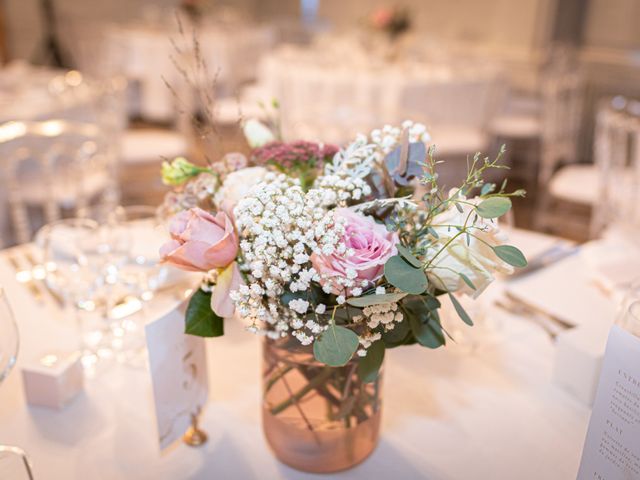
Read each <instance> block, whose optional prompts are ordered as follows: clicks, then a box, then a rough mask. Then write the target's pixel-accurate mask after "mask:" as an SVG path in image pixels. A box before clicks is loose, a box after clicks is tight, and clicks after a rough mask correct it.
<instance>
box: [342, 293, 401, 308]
mask: <svg viewBox="0 0 640 480" xmlns="http://www.w3.org/2000/svg"><path fill="white" fill-rule="evenodd" d="M406 296H407V294H406V293H404V292H402V293H384V294H382V295H365V296H363V297H352V298H347V303H348V304H349V305H353V306H354V307H360V308H364V307H369V306H371V305H380V304H381V303H395V302H397V301H398V300H401V299H403V298H404V297H406Z"/></svg>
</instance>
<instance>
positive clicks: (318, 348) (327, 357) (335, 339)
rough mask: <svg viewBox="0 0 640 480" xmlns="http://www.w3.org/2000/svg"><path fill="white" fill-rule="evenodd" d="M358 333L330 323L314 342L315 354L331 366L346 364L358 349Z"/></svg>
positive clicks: (319, 359) (320, 360)
mask: <svg viewBox="0 0 640 480" xmlns="http://www.w3.org/2000/svg"><path fill="white" fill-rule="evenodd" d="M358 345H359V343H358V335H356V334H355V333H354V332H352V331H351V330H349V329H348V328H345V327H341V326H339V325H330V326H329V328H328V329H327V330H325V331H324V332H323V333H322V335H320V337H318V338H317V339H316V341H315V342H313V355H314V357H315V358H316V360H318V361H319V362H322V363H324V364H326V365H329V366H331V367H342V366H343V365H346V364H347V362H348V361H349V360H351V357H352V356H353V354H354V353H355V352H356V350H357V349H358Z"/></svg>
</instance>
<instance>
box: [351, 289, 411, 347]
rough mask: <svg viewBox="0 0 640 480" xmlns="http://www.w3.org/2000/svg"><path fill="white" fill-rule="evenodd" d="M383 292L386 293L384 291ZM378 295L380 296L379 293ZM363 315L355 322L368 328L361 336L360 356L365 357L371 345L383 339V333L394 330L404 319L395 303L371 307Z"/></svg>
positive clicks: (364, 310) (365, 309) (366, 308)
mask: <svg viewBox="0 0 640 480" xmlns="http://www.w3.org/2000/svg"><path fill="white" fill-rule="evenodd" d="M382 292H383V293H384V289H383V290H382ZM376 294H378V295H380V294H379V293H377V291H376ZM362 314H363V315H359V316H357V317H355V318H354V321H355V322H356V323H364V324H365V325H366V326H367V330H366V331H365V332H364V333H362V334H361V335H360V336H359V341H360V346H361V348H360V349H359V350H358V355H360V356H361V357H364V356H366V354H367V349H368V348H369V347H370V346H371V344H372V343H373V342H375V341H376V340H379V339H380V338H381V336H382V332H388V331H390V330H393V329H394V328H395V326H396V325H397V324H398V323H400V322H402V320H403V318H404V317H403V315H402V312H400V310H399V309H398V304H397V303H395V302H392V303H380V304H378V305H370V306H368V307H365V308H364V309H363V310H362Z"/></svg>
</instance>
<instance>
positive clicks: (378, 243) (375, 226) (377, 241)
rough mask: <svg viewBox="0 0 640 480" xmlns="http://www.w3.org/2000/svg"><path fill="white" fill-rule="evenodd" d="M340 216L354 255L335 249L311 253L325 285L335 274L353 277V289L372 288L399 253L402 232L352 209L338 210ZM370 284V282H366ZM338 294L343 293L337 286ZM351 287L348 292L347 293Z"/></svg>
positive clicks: (350, 249) (349, 248)
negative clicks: (389, 229) (334, 250)
mask: <svg viewBox="0 0 640 480" xmlns="http://www.w3.org/2000/svg"><path fill="white" fill-rule="evenodd" d="M335 216H336V218H343V219H345V220H346V225H345V229H346V230H345V234H344V236H343V238H342V241H343V242H344V244H345V245H346V247H347V252H349V251H351V255H347V254H346V253H345V254H342V255H341V254H339V253H337V252H334V253H333V254H331V255H317V254H313V255H312V256H311V263H312V264H313V267H314V268H315V269H316V270H317V271H318V273H319V274H320V276H321V281H320V283H321V284H322V285H324V284H325V283H326V282H327V281H328V280H329V281H330V279H331V277H343V278H353V275H354V272H355V278H354V280H355V285H354V287H353V288H356V287H358V288H364V287H367V288H368V287H371V286H372V285H374V284H375V282H376V281H377V280H378V279H380V277H382V275H383V274H384V264H385V263H386V262H387V260H388V259H389V258H391V257H392V256H394V255H396V254H397V253H398V250H397V248H396V245H397V244H398V235H397V234H396V233H395V232H389V231H387V228H386V227H385V226H384V225H382V224H379V223H376V222H375V221H374V220H373V219H372V218H371V217H366V216H364V215H362V214H360V213H357V212H355V211H353V210H350V209H348V208H338V209H336V210H335ZM363 283H366V285H363ZM333 293H334V294H336V295H338V294H342V293H344V292H341V291H338V290H337V288H335V287H334V291H333ZM350 293H351V289H350V290H348V291H347V295H349V294H350Z"/></svg>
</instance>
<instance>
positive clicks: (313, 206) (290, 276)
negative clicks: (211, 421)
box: [231, 173, 346, 345]
mask: <svg viewBox="0 0 640 480" xmlns="http://www.w3.org/2000/svg"><path fill="white" fill-rule="evenodd" d="M332 193H333V192H331V191H327V190H322V189H312V190H310V191H308V192H306V193H305V192H304V191H303V190H302V188H301V187H300V185H299V182H298V180H296V179H292V178H290V177H287V176H286V175H283V174H280V175H277V174H274V173H269V174H267V175H266V176H265V177H264V181H262V182H260V183H259V184H258V185H256V186H255V187H254V188H253V189H252V191H251V192H250V193H249V195H248V196H247V197H245V198H244V199H243V200H241V201H240V202H239V203H238V205H237V206H236V208H235V209H234V215H235V218H236V225H237V227H238V231H239V233H240V237H241V238H242V241H241V242H240V249H241V252H242V265H241V267H242V269H243V270H245V271H246V272H247V277H248V284H247V285H243V286H241V287H240V288H239V289H238V290H237V291H234V292H232V293H231V296H232V299H233V300H234V302H235V303H236V307H237V309H238V312H239V313H240V315H241V316H242V317H245V318H251V319H252V320H253V325H252V327H251V329H252V330H254V331H260V332H265V333H266V334H267V335H269V336H270V337H272V338H277V337H280V336H284V335H286V334H287V332H290V333H291V334H292V335H294V336H295V337H296V338H298V340H300V342H301V343H303V344H305V345H308V344H310V343H312V342H313V340H314V338H315V335H317V334H318V333H321V332H322V331H323V330H324V326H323V325H320V324H319V323H318V322H317V321H316V320H317V319H318V317H317V315H311V316H312V319H308V318H307V317H309V315H307V312H308V310H309V309H310V306H311V304H310V303H309V301H308V300H305V299H304V298H296V299H293V300H291V301H289V302H288V305H285V304H284V302H281V298H280V297H281V296H282V295H283V294H285V293H287V292H290V293H293V294H295V293H306V292H308V291H309V290H310V285H311V282H312V281H316V282H317V281H318V280H319V278H320V277H319V275H318V273H317V272H316V270H315V269H314V268H313V266H312V265H311V262H310V257H311V255H312V254H313V253H318V254H324V255H331V254H332V253H333V252H335V251H342V252H344V251H345V249H346V247H345V245H344V244H343V243H342V242H341V238H342V235H343V234H344V223H343V221H341V220H340V219H334V217H333V215H331V214H328V210H327V209H326V208H325V206H324V205H326V203H327V201H328V199H327V197H328V196H329V197H330V196H331V194H332ZM316 310H317V309H316ZM316 313H319V312H318V311H316ZM264 327H266V329H265V328H264ZM265 330H266V331H265Z"/></svg>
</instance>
